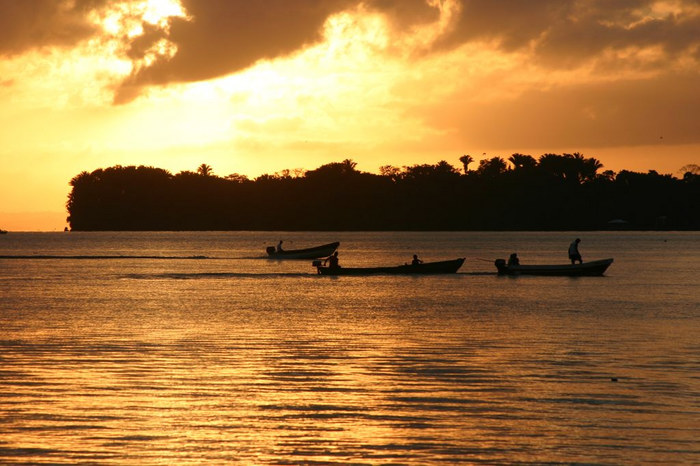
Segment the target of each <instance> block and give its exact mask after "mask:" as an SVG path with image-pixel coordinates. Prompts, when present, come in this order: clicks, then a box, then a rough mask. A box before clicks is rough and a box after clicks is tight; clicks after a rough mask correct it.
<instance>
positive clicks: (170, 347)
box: [0, 232, 700, 464]
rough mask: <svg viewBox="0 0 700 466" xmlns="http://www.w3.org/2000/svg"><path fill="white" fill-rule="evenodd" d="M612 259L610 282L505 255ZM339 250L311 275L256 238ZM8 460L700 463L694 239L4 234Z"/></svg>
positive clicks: (0, 456) (0, 375)
mask: <svg viewBox="0 0 700 466" xmlns="http://www.w3.org/2000/svg"><path fill="white" fill-rule="evenodd" d="M576 236H581V238H582V239H583V241H582V243H581V245H580V249H581V252H582V254H583V257H584V260H587V259H589V260H593V259H600V258H605V257H614V258H615V262H614V264H613V265H612V266H611V268H610V269H609V270H608V272H607V274H606V276H604V277H580V278H567V277H499V276H497V275H496V274H495V267H494V265H493V260H494V259H496V258H499V257H501V258H506V257H507V256H508V255H509V254H510V253H511V252H517V253H518V255H519V256H520V257H521V261H522V262H523V263H528V262H529V263H561V262H566V250H567V247H568V244H569V242H570V241H571V240H572V239H573V238H574V237H576ZM280 239H284V241H285V245H286V246H287V247H289V248H294V247H299V248H302V247H307V246H312V245H315V244H321V243H326V242H330V241H335V240H338V241H341V246H340V258H341V264H343V265H345V266H371V265H398V264H402V263H404V262H407V261H410V258H411V256H412V255H413V254H414V253H415V254H419V255H420V257H421V258H422V259H423V260H426V261H430V260H444V259H452V258H456V257H466V259H467V260H466V262H465V264H464V266H463V267H462V269H460V273H458V274H456V275H449V276H426V277H423V276H421V277H411V276H407V277H378V276H373V277H321V276H318V275H315V273H314V270H313V268H312V267H311V265H310V263H309V261H274V260H269V259H266V258H264V255H265V253H264V250H265V246H268V245H274V244H276V243H277V242H278V241H279V240H280ZM0 256H2V257H1V258H0V296H1V298H2V299H1V300H0V328H1V329H2V333H1V334H0V463H3V464H21V463H52V464H68V463H70V464H76V463H91V464H94V463H100V464H110V463H112V464H135V463H136V464H163V463H177V464H189V463H192V464H194V463H196V464H202V463H209V464H221V463H224V462H241V463H257V464H290V463H307V464H308V463H320V464H334V463H337V464H348V463H354V464H426V463H428V464H429V463H443V464H444V463H446V464H451V463H460V462H462V463H478V462H485V463H489V464H493V463H514V462H523V463H528V462H530V463H537V464H541V463H592V464H621V463H627V464H630V463H631V464H639V463H687V464H692V463H696V464H697V463H700V446H698V442H697V438H700V403H699V402H698V400H700V340H699V339H698V338H697V335H698V334H700V312H699V309H700V279H699V278H698V263H700V234H698V233H675V232H663V233H658V232H657V233H638V232H635V233H628V232H606V233H590V232H586V233H534V232H528V233H518V232H509V233H492V232H481V233H475V232H470V233H406V232H394V233H298V232H295V233H269V232H227V233H216V232H205V233H76V232H73V233H10V234H8V235H3V236H2V237H0Z"/></svg>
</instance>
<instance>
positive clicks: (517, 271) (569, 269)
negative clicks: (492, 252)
mask: <svg viewBox="0 0 700 466" xmlns="http://www.w3.org/2000/svg"><path fill="white" fill-rule="evenodd" d="M612 263H613V260H612V259H601V260H597V261H591V262H584V263H583V264H561V265H523V264H520V265H508V264H507V263H506V261H505V259H497V260H496V262H495V264H496V268H497V269H498V274H499V275H550V276H568V277H580V276H596V275H603V274H604V273H605V271H606V270H607V269H608V267H610V264H612Z"/></svg>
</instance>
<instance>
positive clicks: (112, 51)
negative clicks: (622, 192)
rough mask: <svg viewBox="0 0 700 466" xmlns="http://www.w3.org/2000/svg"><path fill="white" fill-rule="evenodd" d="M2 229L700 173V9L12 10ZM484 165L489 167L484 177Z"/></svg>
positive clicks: (213, 3)
mask: <svg viewBox="0 0 700 466" xmlns="http://www.w3.org/2000/svg"><path fill="white" fill-rule="evenodd" d="M0 119H1V120H0V121H1V122H2V124H1V125H0V141H2V145H0V160H1V161H2V170H0V202H2V205H0V228H4V229H10V230H49V231H50V230H62V229H63V227H64V226H65V225H66V223H65V217H66V212H65V202H66V199H67V195H68V193H69V191H70V186H69V184H68V183H69V181H70V179H71V178H72V177H73V176H75V175H77V174H78V173H80V172H82V171H88V172H89V171H92V170H95V169H97V168H105V167H109V166H113V165H149V166H155V167H160V168H165V169H167V170H170V171H171V172H173V173H177V172H179V171H182V170H192V171H195V170H196V168H197V167H198V166H199V165H200V164H202V163H206V164H208V165H210V166H211V167H212V168H213V170H214V173H215V174H216V175H219V176H226V175H228V174H232V173H239V174H244V175H247V176H249V177H251V178H254V177H256V176H258V175H260V174H263V173H274V172H278V171H281V170H283V169H296V168H301V169H313V168H316V167H318V166H320V165H322V164H325V163H330V162H335V161H341V160H343V159H347V158H350V159H353V160H354V161H355V162H357V164H358V165H357V168H358V169H359V170H362V171H368V172H378V169H379V167H380V166H382V165H388V164H390V165H396V166H404V165H413V164H419V163H437V162H438V161H440V160H446V161H448V162H449V163H451V164H453V165H455V166H456V167H460V166H461V164H460V163H459V157H460V156H461V155H463V154H470V155H472V156H473V157H474V158H475V159H476V160H477V161H478V160H480V159H483V158H487V157H488V158H491V157H494V156H502V157H504V158H507V157H508V156H510V155H511V154H512V153H515V152H520V153H525V154H530V155H532V156H534V157H539V156H540V155H542V154H544V153H567V152H568V153H571V152H581V153H583V154H584V156H586V157H595V158H597V159H599V160H600V161H601V162H602V163H603V164H604V169H610V170H614V171H619V170H622V169H631V170H636V171H643V172H646V171H647V170H650V169H654V170H657V171H659V172H661V173H669V174H673V175H676V176H678V175H679V170H680V168H681V167H683V166H684V165H687V164H700V2H699V1H698V0H527V1H525V0H365V1H361V0H180V1H179V2H178V1H177V0H148V1H142V0H132V1H129V0H126V1H116V0H63V1H62V0H0ZM475 166H476V164H475V165H474V168H475Z"/></svg>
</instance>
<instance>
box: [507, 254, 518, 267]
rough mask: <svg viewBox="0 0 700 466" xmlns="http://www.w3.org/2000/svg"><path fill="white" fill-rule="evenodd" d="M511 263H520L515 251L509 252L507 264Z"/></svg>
mask: <svg viewBox="0 0 700 466" xmlns="http://www.w3.org/2000/svg"><path fill="white" fill-rule="evenodd" d="M511 265H520V259H518V255H517V254H516V253H513V254H511V255H510V257H509V258H508V266H511Z"/></svg>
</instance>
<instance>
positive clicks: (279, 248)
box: [277, 240, 282, 252]
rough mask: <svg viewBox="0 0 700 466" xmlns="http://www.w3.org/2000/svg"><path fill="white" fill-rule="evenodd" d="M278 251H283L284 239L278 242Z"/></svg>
mask: <svg viewBox="0 0 700 466" xmlns="http://www.w3.org/2000/svg"><path fill="white" fill-rule="evenodd" d="M277 252H282V240H280V242H279V243H277Z"/></svg>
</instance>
